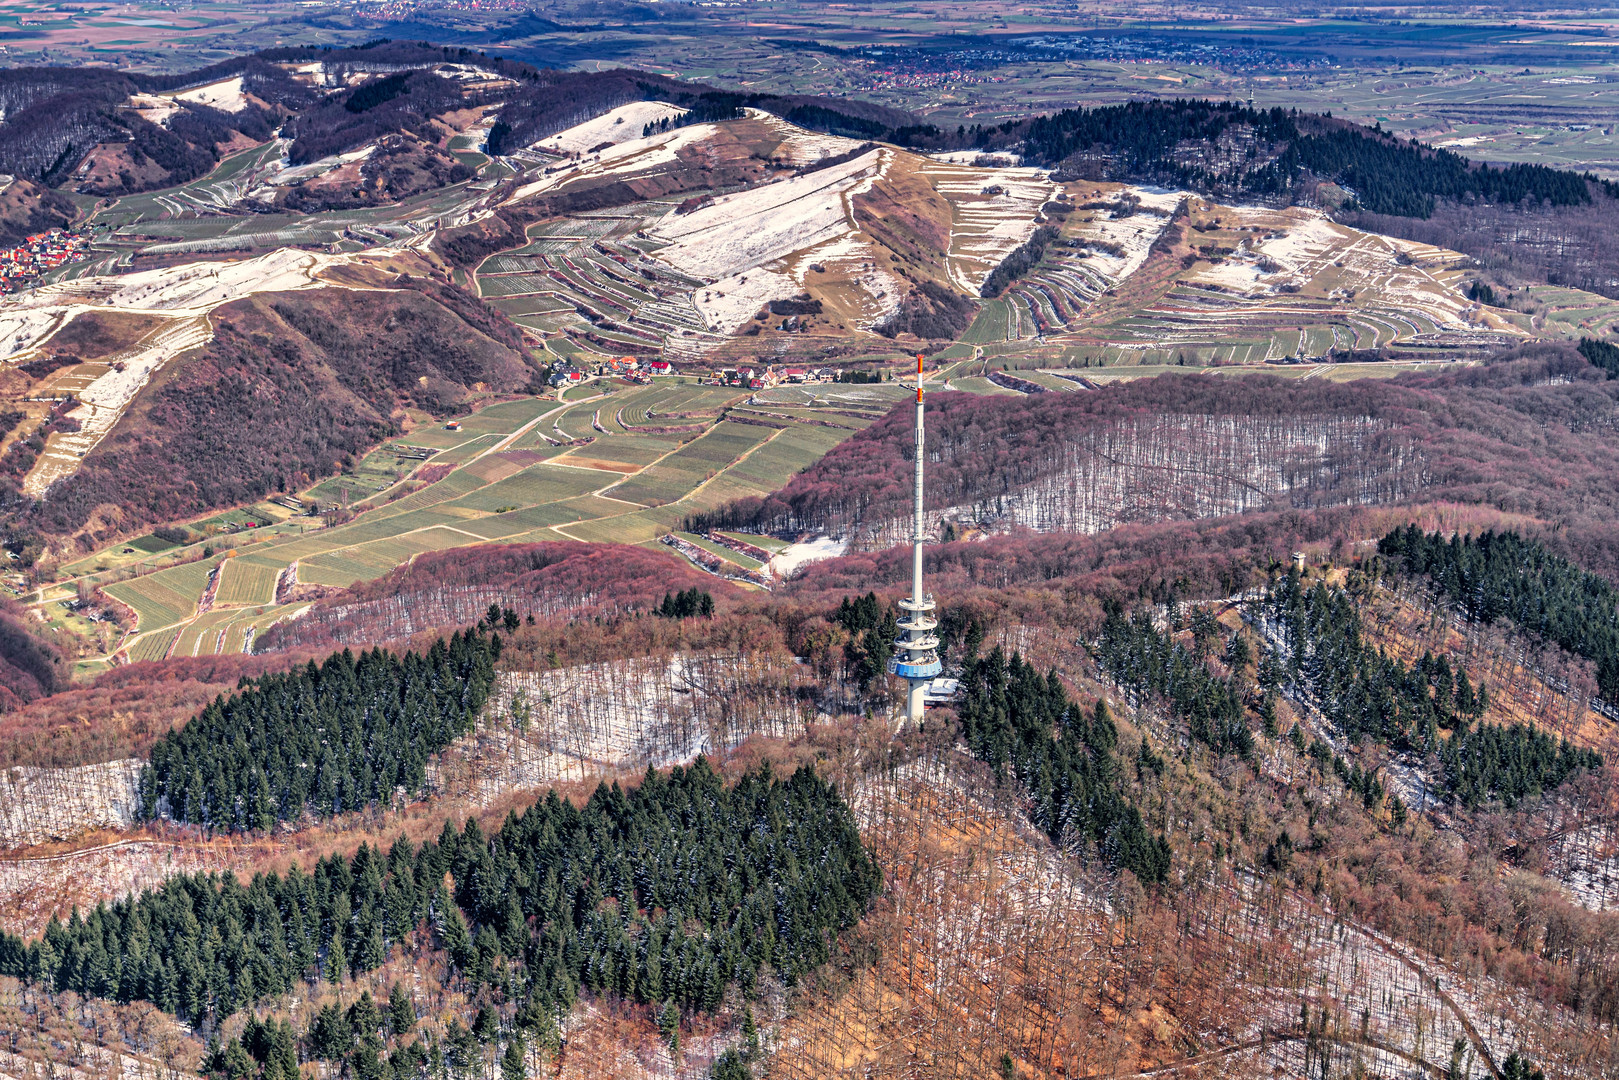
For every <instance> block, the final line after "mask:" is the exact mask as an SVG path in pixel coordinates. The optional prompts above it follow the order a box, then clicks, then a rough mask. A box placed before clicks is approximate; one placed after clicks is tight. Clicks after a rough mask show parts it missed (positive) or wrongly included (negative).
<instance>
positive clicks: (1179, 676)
mask: <svg viewBox="0 0 1619 1080" xmlns="http://www.w3.org/2000/svg"><path fill="white" fill-rule="evenodd" d="M1207 640H1208V639H1207V636H1199V637H1198V638H1197V639H1196V642H1197V645H1196V646H1195V648H1194V649H1192V650H1189V649H1187V648H1186V646H1184V645H1182V644H1181V643H1180V642H1178V641H1175V640H1174V638H1173V637H1172V636H1171V635H1169V634H1167V633H1164V632H1162V631H1160V630H1159V629H1158V628H1157V627H1155V626H1154V625H1153V622H1152V618H1151V616H1149V615H1148V614H1147V613H1146V612H1145V611H1138V612H1137V613H1136V614H1135V616H1134V617H1133V618H1126V617H1125V615H1124V611H1123V609H1122V608H1120V607H1119V606H1117V605H1113V606H1112V607H1111V610H1110V611H1109V614H1108V617H1107V621H1106V622H1104V623H1103V624H1102V635H1101V638H1100V640H1099V641H1098V642H1097V646H1096V657H1097V662H1098V664H1099V665H1100V666H1101V668H1102V670H1103V671H1105V672H1106V673H1107V674H1108V676H1109V677H1110V678H1112V679H1113V680H1114V681H1115V682H1117V683H1118V684H1119V685H1120V686H1123V687H1128V688H1129V689H1131V690H1133V691H1135V692H1137V693H1147V692H1150V693H1153V694H1157V695H1159V696H1161V697H1163V698H1165V699H1166V700H1167V701H1168V702H1169V706H1170V708H1171V709H1172V710H1173V711H1174V713H1175V715H1176V716H1177V717H1180V718H1182V719H1184V720H1185V721H1186V722H1187V728H1188V732H1189V733H1190V735H1191V736H1192V738H1193V739H1195V740H1197V741H1198V742H1200V743H1203V744H1205V745H1207V746H1208V747H1209V748H1210V749H1212V750H1214V752H1215V753H1217V754H1237V755H1239V756H1241V757H1244V758H1247V757H1250V756H1252V754H1253V751H1254V737H1253V733H1252V732H1250V731H1249V730H1248V724H1247V721H1246V719H1245V717H1244V714H1243V705H1242V695H1241V694H1240V693H1239V692H1238V691H1237V689H1236V688H1235V687H1233V686H1232V685H1231V682H1230V681H1229V680H1227V679H1221V678H1220V677H1218V676H1216V675H1215V674H1213V673H1212V672H1210V671H1209V668H1208V664H1206V663H1205V662H1204V661H1205V655H1206V654H1203V655H1200V653H1199V651H1197V649H1199V648H1201V643H1203V642H1206V641H1207Z"/></svg>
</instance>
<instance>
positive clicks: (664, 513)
mask: <svg viewBox="0 0 1619 1080" xmlns="http://www.w3.org/2000/svg"><path fill="white" fill-rule="evenodd" d="M903 393H904V389H903V387H899V386H896V385H892V384H887V385H881V386H842V385H837V384H830V385H818V386H815V387H813V388H809V387H794V388H787V387H783V388H780V389H779V390H776V391H768V392H764V393H761V394H758V395H756V396H754V397H753V398H751V399H750V397H749V395H747V394H746V393H745V392H739V391H737V390H734V389H727V388H723V387H712V386H702V385H699V384H697V383H696V382H695V381H692V380H688V379H684V378H670V379H659V380H657V381H656V382H655V383H654V384H652V385H650V386H640V387H637V386H629V385H626V384H623V383H618V382H614V383H611V384H609V383H608V382H606V381H605V380H603V381H597V382H595V383H590V384H586V385H585V386H583V387H577V388H572V389H570V391H569V392H568V394H567V395H566V397H565V399H564V400H562V401H560V402H559V401H556V400H553V399H543V398H521V399H517V400H512V401H505V402H501V403H498V404H494V405H490V406H488V407H487V408H484V409H482V410H481V411H479V412H476V413H474V414H473V415H471V416H470V417H467V418H465V419H464V420H463V421H462V422H461V430H459V431H449V430H446V429H444V428H443V427H442V426H437V425H435V426H433V427H425V426H424V427H422V428H419V429H417V430H415V431H412V432H410V433H409V434H407V435H404V436H401V437H399V438H398V439H396V440H393V441H390V442H389V443H388V444H386V445H384V446H383V447H382V448H380V449H378V450H377V451H375V452H374V453H373V454H371V455H369V456H368V457H367V458H366V459H364V460H362V461H360V462H358V463H356V465H355V467H354V469H353V470H352V472H351V473H346V474H344V475H342V476H340V477H337V478H334V479H333V480H327V481H323V482H322V483H321V484H319V485H317V486H316V488H314V489H313V490H312V491H310V492H303V493H301V495H302V497H303V498H305V499H306V501H318V503H319V504H320V505H322V506H332V505H334V504H335V503H336V502H337V499H336V498H335V496H336V495H337V494H338V493H340V492H341V491H343V490H348V491H349V492H350V501H349V509H350V510H351V511H353V512H355V514H356V515H357V516H355V517H354V519H353V520H352V521H348V522H346V523H343V524H336V525H332V526H329V527H328V526H323V525H322V522H321V519H319V518H314V517H309V516H307V515H303V516H289V515H288V512H287V511H286V510H285V509H284V508H281V507H279V506H274V505H271V504H266V505H264V506H261V507H255V508H253V513H254V515H255V516H256V517H257V518H258V519H259V520H261V521H262V520H270V521H271V522H272V523H271V524H268V525H262V526H261V527H259V528H256V529H253V530H248V531H245V532H237V533H235V534H231V535H229V536H228V537H227V536H219V537H216V538H214V539H212V540H207V541H205V540H198V541H197V542H196V543H193V544H190V545H188V546H184V547H174V546H165V545H160V544H159V545H153V544H144V543H143V544H141V545H140V546H134V545H131V544H122V545H118V546H117V547H115V548H114V549H110V550H109V551H108V552H103V553H100V554H98V555H96V556H92V557H91V558H88V559H85V560H82V561H80V562H79V563H75V564H73V565H71V566H69V567H67V568H66V572H67V573H68V574H70V575H75V576H77V575H83V577H84V579H85V580H87V581H89V582H91V583H93V584H100V585H103V587H104V588H105V591H106V592H107V593H108V595H110V596H112V597H113V598H115V599H116V600H118V601H119V602H121V603H123V604H125V605H127V606H128V607H129V608H130V610H131V611H133V612H134V614H135V616H136V619H137V624H136V627H135V630H134V632H133V633H131V634H130V635H129V636H128V637H127V638H126V639H125V640H124V641H123V642H122V643H121V644H120V646H119V651H120V652H121V653H122V654H123V655H125V656H127V657H128V658H130V659H158V658H162V657H166V656H196V655H203V654H209V653H226V652H240V651H244V650H246V649H248V648H249V647H250V646H251V642H252V639H253V636H254V635H255V634H257V633H259V632H262V631H263V630H264V629H265V628H266V627H267V626H269V625H270V624H271V623H272V622H274V621H276V620H278V619H281V618H285V617H287V616H288V615H289V614H292V613H294V612H296V611H297V610H299V608H300V607H301V606H302V605H301V604H300V603H298V602H297V601H296V600H290V601H288V602H285V603H279V604H278V603H277V591H278V584H279V586H280V587H281V588H282V589H283V590H295V589H296V588H297V586H299V585H321V586H331V587H347V586H349V585H351V584H353V583H354V582H356V581H369V580H371V579H373V578H377V577H380V576H382V575H383V574H386V573H387V572H388V571H390V570H392V569H393V568H394V567H395V566H398V565H400V564H401V563H405V562H408V561H410V560H411V559H412V558H414V557H415V556H416V555H419V554H421V553H423V552H427V551H436V550H442V549H444V548H453V547H461V546H465V545H469V544H480V543H487V542H491V541H494V542H509V543H525V542H532V541H537V540H585V541H615V542H621V543H622V542H628V543H655V542H657V540H658V538H659V537H661V536H663V535H664V534H666V533H668V532H670V531H671V530H674V529H677V528H678V527H679V525H680V522H681V519H682V517H683V516H684V515H686V514H687V513H690V512H692V511H694V510H700V509H708V508H712V507H714V506H718V505H720V504H721V503H724V502H727V501H729V500H731V499H735V498H739V497H742V496H746V495H762V494H766V493H769V492H771V491H774V490H776V489H778V488H780V487H781V486H782V485H783V484H785V483H786V482H787V480H788V479H789V478H790V477H791V476H792V475H793V474H794V473H796V472H798V471H799V470H801V469H803V468H805V467H807V466H809V465H811V464H813V463H814V462H815V461H817V460H819V459H820V458H821V456H822V455H824V454H825V453H826V452H827V451H828V450H830V449H831V448H832V447H833V446H835V445H836V444H837V443H838V442H840V441H842V440H843V439H845V438H847V437H848V436H849V435H850V434H851V433H852V432H854V431H856V430H859V429H860V428H862V427H864V426H865V425H866V424H867V423H869V422H870V421H871V420H873V419H875V418H876V417H877V416H880V415H881V414H882V412H883V411H884V410H885V409H886V407H887V403H888V402H889V401H892V400H893V399H894V398H895V397H896V396H899V395H902V394H903ZM750 401H751V403H750ZM834 409H835V410H836V412H834V411H833V410H834ZM823 416H824V418H825V419H822V418H823ZM424 454H425V455H426V456H425V457H423V456H422V455H424ZM407 455H408V456H407ZM445 465H448V466H450V469H449V471H448V472H447V473H441V470H440V469H439V468H438V467H439V466H445ZM424 466H426V467H429V468H432V469H433V475H434V476H435V477H436V478H435V479H433V480H432V482H430V483H423V482H422V481H419V480H414V479H412V478H411V475H412V472H413V470H416V469H419V468H421V467H424ZM201 524H202V523H198V525H195V526H193V527H194V528H200V526H201ZM225 524H227V525H228V522H227V523H225ZM699 539H700V540H701V538H699ZM227 543H236V544H237V545H238V546H237V547H234V548H229V549H226V548H225V545H226V544H227ZM205 544H206V545H207V546H209V547H210V548H216V549H218V550H216V551H215V553H214V554H213V555H212V556H211V557H209V558H198V555H199V554H200V552H201V550H202V548H203V547H204V545H205ZM699 546H700V547H705V548H708V547H713V548H720V545H710V543H709V542H708V541H706V540H702V541H701V543H700V544H699ZM154 547H155V548H156V550H149V549H152V548H154ZM715 554H717V555H719V557H720V558H722V559H724V560H726V561H727V562H730V563H732V564H734V565H735V566H737V567H739V568H741V569H745V570H755V569H757V567H758V561H757V560H755V559H752V558H749V557H748V556H746V555H741V554H739V553H737V552H734V551H731V550H729V549H723V550H718V551H716V552H715ZM176 560H191V561H184V562H179V563H178V564H176ZM293 595H294V596H296V592H294V593H293Z"/></svg>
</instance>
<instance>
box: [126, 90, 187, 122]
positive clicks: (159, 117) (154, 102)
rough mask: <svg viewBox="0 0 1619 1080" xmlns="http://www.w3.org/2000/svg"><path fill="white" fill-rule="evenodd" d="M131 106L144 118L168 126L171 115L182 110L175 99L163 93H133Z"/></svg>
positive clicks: (130, 97)
mask: <svg viewBox="0 0 1619 1080" xmlns="http://www.w3.org/2000/svg"><path fill="white" fill-rule="evenodd" d="M128 104H129V107H130V108H131V109H134V110H135V111H136V112H138V113H140V115H141V118H142V119H143V120H149V121H151V122H152V123H154V124H163V125H165V126H167V124H168V122H169V117H171V116H173V115H174V114H175V113H177V112H179V111H180V106H179V105H177V104H175V102H174V99H173V98H171V97H165V96H163V95H162V94H131V95H130V96H129V102H128Z"/></svg>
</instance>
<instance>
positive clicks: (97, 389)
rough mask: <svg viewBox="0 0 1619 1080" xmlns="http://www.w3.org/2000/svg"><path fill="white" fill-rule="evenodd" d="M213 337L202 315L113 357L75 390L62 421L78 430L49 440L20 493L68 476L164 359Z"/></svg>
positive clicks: (35, 493)
mask: <svg viewBox="0 0 1619 1080" xmlns="http://www.w3.org/2000/svg"><path fill="white" fill-rule="evenodd" d="M212 338H213V331H212V330H210V329H209V327H208V320H207V319H206V318H203V317H202V316H195V317H192V318H186V319H178V320H175V321H174V322H173V323H171V324H170V325H168V326H165V327H162V328H161V329H159V330H158V331H156V332H155V333H154V334H152V335H151V336H150V337H149V338H148V339H147V340H146V341H145V342H142V343H141V345H140V346H139V347H137V348H135V349H132V350H130V351H128V352H126V353H123V354H121V355H119V356H117V357H115V358H114V360H115V361H116V362H115V363H112V364H109V365H108V366H107V370H106V372H105V374H102V375H100V376H99V377H97V378H96V379H95V380H94V381H92V382H91V383H90V384H89V385H88V386H86V387H84V388H83V389H81V390H77V391H75V396H76V397H77V398H78V399H79V404H78V405H77V406H76V407H75V408H74V409H73V410H72V411H71V412H69V413H68V416H69V417H71V418H72V419H74V420H77V421H78V422H79V430H78V431H73V432H57V433H55V434H53V435H51V436H50V439H49V440H48V441H47V443H46V446H45V450H44V452H43V453H41V454H40V455H39V460H38V461H36V462H35V463H34V467H33V468H32V469H31V470H29V472H28V475H27V476H26V477H24V478H23V484H22V489H23V493H24V494H26V495H32V496H35V497H38V496H41V495H44V494H45V491H46V490H47V489H48V488H49V487H50V486H51V485H52V484H54V483H56V481H58V480H61V479H62V478H63V477H66V476H71V475H72V474H73V473H74V472H75V471H76V470H77V469H78V467H79V462H80V461H81V460H83V458H84V456H85V455H86V454H88V453H89V452H90V451H91V450H93V449H95V447H96V445H97V444H99V443H100V442H101V440H102V439H104V438H106V436H107V433H108V432H109V431H111V430H112V426H113V425H114V424H116V423H117V422H118V418H119V417H120V416H122V415H124V410H125V409H126V408H128V407H129V403H130V402H131V401H133V400H134V398H135V395H136V394H137V393H138V392H139V391H140V388H141V387H143V386H145V385H146V384H147V382H148V381H150V379H151V377H152V373H153V372H155V371H157V369H158V368H160V367H162V366H163V365H164V364H165V363H167V362H168V361H169V359H170V358H172V357H175V356H178V355H180V354H181V353H183V352H185V351H186V350H188V349H194V348H196V347H197V346H199V345H203V344H206V343H207V342H208V341H209V340H211V339H212Z"/></svg>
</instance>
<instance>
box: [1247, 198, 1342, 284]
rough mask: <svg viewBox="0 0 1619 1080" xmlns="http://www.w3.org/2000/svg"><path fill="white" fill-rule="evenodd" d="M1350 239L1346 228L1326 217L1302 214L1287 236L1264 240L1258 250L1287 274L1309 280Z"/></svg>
mask: <svg viewBox="0 0 1619 1080" xmlns="http://www.w3.org/2000/svg"><path fill="white" fill-rule="evenodd" d="M1346 236H1347V232H1346V231H1345V230H1344V229H1343V227H1342V226H1339V225H1336V224H1334V223H1333V222H1331V221H1328V220H1327V218H1326V216H1325V215H1323V214H1315V213H1310V214H1301V215H1297V216H1295V217H1294V220H1293V223H1292V224H1291V225H1289V226H1288V228H1287V231H1286V233H1284V234H1283V235H1281V236H1275V237H1272V238H1271V239H1268V240H1261V241H1260V242H1259V245H1258V249H1259V252H1260V254H1262V255H1264V256H1265V257H1266V258H1269V259H1271V260H1273V261H1275V262H1277V263H1280V264H1281V266H1282V268H1283V270H1284V271H1285V272H1286V273H1289V274H1292V275H1294V276H1296V277H1301V278H1305V279H1308V278H1311V277H1314V276H1315V274H1316V273H1318V272H1319V271H1320V270H1321V268H1322V266H1324V265H1325V264H1327V263H1329V262H1331V261H1332V259H1333V255H1334V253H1335V252H1336V251H1337V250H1338V249H1339V248H1341V247H1342V246H1343V245H1344V241H1345V238H1346Z"/></svg>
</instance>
